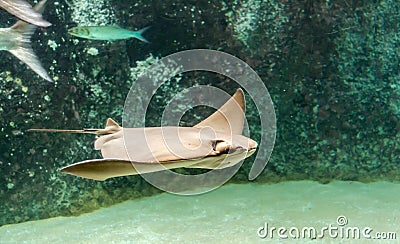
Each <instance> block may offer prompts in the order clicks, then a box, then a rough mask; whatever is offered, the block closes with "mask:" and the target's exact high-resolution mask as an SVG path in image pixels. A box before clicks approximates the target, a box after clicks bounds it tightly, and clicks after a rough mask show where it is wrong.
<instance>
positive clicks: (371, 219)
mask: <svg viewBox="0 0 400 244" xmlns="http://www.w3.org/2000/svg"><path fill="white" fill-rule="evenodd" d="M399 203H400V184H393V183H387V182H379V183H371V184H363V183H357V182H334V183H330V184H327V185H322V184H319V183H316V182H310V181H300V182H286V183H279V184H271V185H257V184H252V183H249V184H245V185H232V184H231V185H227V186H224V187H222V188H220V189H218V190H215V191H213V192H210V193H207V194H203V195H200V196H189V197H188V196H185V197H184V196H175V195H170V194H161V195H158V196H154V197H149V198H144V199H139V200H136V201H128V202H125V203H122V204H118V205H115V206H113V207H111V208H107V209H101V210H98V211H95V212H93V213H89V214H85V215H82V216H79V217H68V218H64V217H60V218H53V219H46V220H40V221H33V222H27V223H22V224H17V225H8V226H3V227H0V243H24V242H25V243H148V242H152V243H153V242H155V243H173V242H174V243H176V242H184V243H206V242H207V243H255V242H272V241H273V242H277V241H278V242H284V243H287V242H290V243H292V242H298V243H300V242H301V243H304V242H312V243H320V242H324V243H331V242H332V243H340V242H341V243H353V242H354V240H348V239H346V238H332V237H330V236H329V232H328V231H325V232H324V237H323V238H317V240H311V239H309V238H306V239H302V238H301V236H300V239H293V238H291V237H290V236H289V232H288V231H289V229H290V228H291V227H297V228H298V229H299V230H300V232H301V229H302V228H303V227H310V228H311V227H314V228H315V229H316V231H317V234H321V228H322V227H329V225H330V224H331V226H332V227H333V228H335V227H336V228H338V227H340V226H339V225H338V223H337V222H336V221H337V218H338V216H341V215H342V216H345V217H346V218H347V220H348V223H347V225H344V227H342V229H344V228H347V229H348V228H349V227H354V229H355V230H357V228H359V229H360V230H361V231H362V230H363V229H364V228H365V227H370V228H371V229H372V230H371V231H370V232H369V233H367V234H369V235H370V236H371V237H373V236H375V235H376V234H377V232H396V235H397V236H396V237H397V239H396V240H392V241H388V240H385V241H382V240H381V241H380V242H381V243H399V241H400V207H399V206H400V205H399ZM265 222H267V223H268V230H269V231H271V227H276V228H279V227H284V228H286V230H287V231H286V232H285V233H282V234H286V235H288V240H290V241H288V240H285V239H282V238H279V236H278V233H277V232H276V231H274V232H273V233H272V234H273V236H272V237H271V236H270V235H268V236H267V237H266V238H265V239H261V238H260V237H259V236H258V235H257V230H258V228H260V227H261V226H264V225H265ZM295 231H296V229H294V228H292V233H293V234H295ZM264 233H265V232H262V233H261V234H264ZM335 233H336V232H333V233H332V235H334V234H335ZM300 235H301V233H300ZM306 235H307V236H308V233H306ZM361 235H362V234H361ZM339 236H340V235H339ZM344 236H345V234H344ZM365 242H366V239H365V238H364V237H363V236H361V240H360V241H358V243H365ZM375 242H376V240H375V241H374V243H375ZM368 243H373V242H372V240H371V241H368Z"/></svg>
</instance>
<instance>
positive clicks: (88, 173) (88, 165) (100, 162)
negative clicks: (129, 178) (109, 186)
mask: <svg viewBox="0 0 400 244" xmlns="http://www.w3.org/2000/svg"><path fill="white" fill-rule="evenodd" d="M60 171H61V172H62V173H65V174H71V175H75V176H80V177H82V178H86V179H92V180H99V181H103V180H106V179H108V178H112V177H117V176H125V175H135V174H137V173H138V172H137V171H136V170H135V168H134V167H133V166H132V163H131V162H130V161H128V160H121V159H92V160H85V161H82V162H79V163H75V164H71V165H68V166H66V167H64V168H61V169H60Z"/></svg>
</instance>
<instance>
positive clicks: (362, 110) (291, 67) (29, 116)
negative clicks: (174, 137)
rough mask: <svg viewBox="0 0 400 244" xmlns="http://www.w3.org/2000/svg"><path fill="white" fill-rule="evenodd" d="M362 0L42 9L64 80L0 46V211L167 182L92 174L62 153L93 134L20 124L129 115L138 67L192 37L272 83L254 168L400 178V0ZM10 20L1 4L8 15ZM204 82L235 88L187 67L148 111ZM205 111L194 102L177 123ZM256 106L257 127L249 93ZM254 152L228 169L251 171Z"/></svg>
mask: <svg viewBox="0 0 400 244" xmlns="http://www.w3.org/2000/svg"><path fill="white" fill-rule="evenodd" d="M262 2H264V3H262ZM361 2H362V1H353V3H352V5H348V1H326V0H324V1H322V0H321V1H294V2H293V1H258V0H253V1H251V0H247V1H220V2H218V3H213V2H207V1H197V2H196V3H188V2H187V1H174V3H167V2H165V1H151V3H150V2H149V1H135V3H134V4H132V3H131V1H119V0H114V1H94V0H91V1H68V4H67V3H66V2H64V1H52V2H51V3H50V4H49V5H48V7H47V9H46V11H45V14H44V16H45V19H46V20H49V21H50V22H51V23H53V25H52V26H51V27H49V28H47V29H40V28H39V29H38V30H37V31H36V33H35V34H34V36H33V37H32V45H33V49H34V50H35V52H36V53H37V54H38V56H39V58H40V60H41V61H42V63H43V65H44V67H45V68H46V69H47V70H48V71H49V74H50V76H51V77H53V78H54V80H55V81H56V82H55V83H49V82H47V81H44V80H42V79H40V78H39V77H38V76H37V75H35V74H34V73H33V72H32V71H31V70H30V69H28V68H26V66H25V65H23V64H21V63H19V62H18V60H17V59H16V58H15V57H13V56H12V55H11V54H9V53H7V52H5V51H3V52H1V53H0V58H1V60H2V63H1V64H2V68H1V70H0V113H1V117H0V124H1V125H2V128H1V130H0V138H1V140H0V173H1V175H2V177H1V178H0V186H1V187H0V198H1V202H2V204H1V205H0V213H1V215H2V218H1V219H0V224H6V223H15V222H21V221H26V220H33V219H39V218H47V217H50V216H58V215H77V214H80V213H82V212H85V211H91V210H94V209H97V208H99V207H101V206H109V205H111V204H114V203H118V202H121V201H123V200H126V199H130V198H137V197H140V196H147V195H151V194H154V193H156V192H159V191H158V190H157V189H155V188H153V187H152V186H151V185H149V184H147V183H146V182H145V181H144V180H142V179H141V178H140V177H138V176H134V177H123V178H118V179H111V180H108V181H106V182H93V181H89V180H83V179H80V178H75V177H71V176H68V175H62V174H60V173H59V172H58V169H59V168H61V167H62V166H65V165H67V164H70V163H72V162H77V161H80V160H83V159H87V158H96V157H100V155H99V153H98V152H96V151H94V150H93V140H94V138H93V137H92V136H90V135H61V134H33V133H27V132H25V131H26V130H27V129H29V128H32V127H47V128H77V129H78V128H88V127H103V126H104V122H105V121H106V118H107V117H113V118H114V119H116V120H117V121H121V115H122V111H123V105H124V101H125V97H126V95H127V93H128V90H129V88H130V87H131V85H132V83H133V81H134V78H135V77H137V75H138V73H139V72H140V71H141V70H143V68H144V67H146V66H147V65H149V64H150V63H151V62H153V61H154V60H155V59H157V58H160V57H163V56H165V55H168V54H171V53H174V52H176V51H181V50H186V49H191V48H209V49H217V50H221V51H225V52H228V53H231V54H233V55H235V56H237V57H239V58H241V59H243V60H244V61H246V62H247V63H248V64H249V65H250V66H251V67H252V68H253V69H255V70H256V71H257V73H258V74H259V75H260V77H261V78H262V79H263V80H264V82H265V84H266V85H267V87H268V89H269V91H270V93H271V96H272V98H273V101H274V104H275V109H276V112H277V123H278V124H277V128H278V129H277V130H278V134H277V141H276V144H275V149H274V152H273V154H272V157H271V160H270V162H269V163H268V165H267V168H266V169H265V171H264V173H263V174H262V175H261V176H260V177H259V178H258V179H257V181H273V182H275V181H283V180H290V179H311V180H318V181H322V182H328V181H331V180H333V179H341V180H359V181H375V180H381V179H384V180H390V181H393V180H399V179H400V167H399V163H400V158H399V157H400V156H399V155H400V145H399V144H400V140H399V139H400V138H399V130H400V123H399V119H400V116H399V109H398V108H399V102H398V101H399V95H400V92H399V85H400V78H399V64H398V62H399V61H398V56H399V42H398V28H399V26H398V25H399V23H400V20H399V19H398V18H399V13H398V9H399V7H400V6H399V3H398V2H397V1H394V0H393V1H392V0H385V1H381V2H379V3H373V2H371V3H370V2H368V1H367V2H365V3H361ZM249 6H251V7H249ZM243 9H246V11H244V10H243ZM93 13H95V14H93ZM14 22H15V20H14V19H13V17H12V16H10V15H8V14H7V13H5V12H3V11H1V12H0V23H1V27H8V26H11V25H12V24H13V23H14ZM77 24H98V25H101V24H119V25H120V26H122V27H126V28H131V29H139V28H142V27H145V26H152V28H151V29H150V30H149V31H148V32H146V33H145V36H146V37H147V38H148V39H149V40H150V41H151V43H150V44H146V43H142V42H139V41H137V40H127V41H115V42H112V43H110V42H99V41H89V40H84V39H77V38H74V37H72V36H69V35H68V34H67V29H68V28H70V27H73V26H76V25H77ZM166 30H168V31H166ZM146 60H147V61H146ZM195 84H210V85H213V86H217V87H220V88H223V89H225V90H227V92H229V93H233V91H234V90H235V89H236V88H237V85H236V84H235V83H234V82H233V81H229V80H228V79H227V78H224V77H219V76H216V75H213V74H207V73H202V72H198V73H196V74H187V75H185V76H183V77H180V78H178V79H177V80H174V81H171V82H168V83H166V84H165V86H163V87H162V89H160V91H159V92H157V94H156V96H155V98H154V103H152V105H151V107H150V110H149V111H150V113H149V114H148V122H149V123H148V124H149V125H157V124H159V119H160V118H159V114H160V111H162V109H163V108H164V106H165V104H166V103H167V102H168V100H169V99H170V98H171V97H172V96H173V95H174V94H175V93H176V92H178V91H180V90H182V89H183V88H185V87H190V86H192V85H195ZM206 115H207V113H206V111H204V110H199V111H197V112H195V113H194V114H192V115H186V114H185V117H184V120H185V121H183V122H182V125H190V124H194V122H195V121H198V120H199V119H201V118H202V117H204V116H206ZM247 118H248V121H249V124H250V129H251V133H252V137H253V138H255V139H259V138H260V132H259V131H260V128H259V124H258V111H257V110H256V109H255V107H254V104H252V103H251V101H248V111H247ZM249 162H251V158H250V160H248V161H247V162H245V164H244V166H243V167H242V169H241V170H240V171H239V173H238V174H237V175H236V176H235V177H234V179H233V181H235V182H247V173H248V171H249V169H250V163H249ZM182 172H186V173H187V171H184V170H183V171H182ZM191 172H193V171H191Z"/></svg>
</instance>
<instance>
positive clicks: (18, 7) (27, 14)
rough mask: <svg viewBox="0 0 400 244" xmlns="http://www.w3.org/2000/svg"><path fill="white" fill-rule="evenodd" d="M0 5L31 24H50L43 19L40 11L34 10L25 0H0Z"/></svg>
mask: <svg viewBox="0 0 400 244" xmlns="http://www.w3.org/2000/svg"><path fill="white" fill-rule="evenodd" d="M0 7H1V8H3V9H5V10H6V11H7V12H9V13H10V14H12V15H14V16H15V17H17V18H18V19H21V20H23V21H25V22H28V23H31V24H33V25H37V26H41V27H48V26H50V25H51V24H50V23H49V22H48V21H46V20H44V19H43V17H42V13H40V12H37V11H35V9H33V8H32V6H31V5H30V4H29V3H28V2H26V1H25V0H0Z"/></svg>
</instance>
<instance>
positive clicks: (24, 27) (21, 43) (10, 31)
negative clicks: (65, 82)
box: [0, 0, 53, 81]
mask: <svg viewBox="0 0 400 244" xmlns="http://www.w3.org/2000/svg"><path fill="white" fill-rule="evenodd" d="M46 1H47V0H42V1H40V2H39V3H38V4H36V5H35V7H34V10H36V11H38V12H39V13H43V10H44V8H45V4H46ZM35 29H36V26H35V25H31V24H28V23H27V22H25V21H22V20H20V21H18V22H17V23H15V24H14V25H13V26H11V27H10V28H0V50H6V51H9V52H10V53H12V54H13V55H14V56H15V57H17V58H18V59H19V60H21V61H22V62H24V63H25V64H27V65H28V66H29V67H30V68H31V69H32V70H33V71H35V72H36V73H37V74H38V75H39V76H41V77H42V78H43V79H45V80H48V81H53V80H52V79H51V78H50V76H49V75H48V74H47V71H46V70H45V69H44V68H43V66H42V64H41V63H40V61H39V59H38V57H37V56H36V54H35V53H34V52H33V50H32V47H31V41H30V38H31V36H32V34H33V33H34V32H35Z"/></svg>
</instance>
